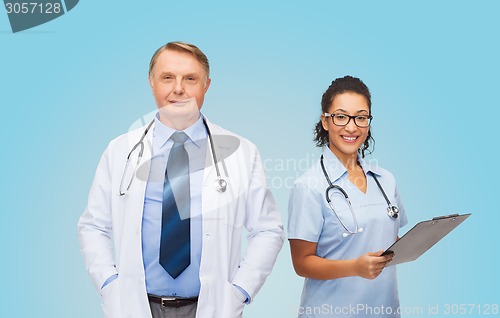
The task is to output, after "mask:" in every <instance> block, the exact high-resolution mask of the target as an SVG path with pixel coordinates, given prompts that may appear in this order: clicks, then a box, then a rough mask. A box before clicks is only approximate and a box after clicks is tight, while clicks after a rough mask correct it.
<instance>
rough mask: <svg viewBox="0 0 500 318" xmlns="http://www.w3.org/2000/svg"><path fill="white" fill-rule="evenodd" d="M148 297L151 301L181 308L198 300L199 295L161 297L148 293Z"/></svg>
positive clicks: (164, 305)
mask: <svg viewBox="0 0 500 318" xmlns="http://www.w3.org/2000/svg"><path fill="white" fill-rule="evenodd" d="M148 299H149V301H152V302H154V303H157V304H160V305H162V306H163V307H173V308H180V307H184V306H187V305H192V304H195V303H197V302H198V296H196V297H191V298H178V297H160V296H155V295H149V294H148Z"/></svg>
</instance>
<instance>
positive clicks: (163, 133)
mask: <svg viewBox="0 0 500 318" xmlns="http://www.w3.org/2000/svg"><path fill="white" fill-rule="evenodd" d="M203 118H204V117H203V115H202V114H200V118H198V120H197V121H196V122H195V123H194V124H193V125H191V126H189V127H188V128H186V129H184V130H183V132H184V133H186V135H188V137H189V140H188V141H186V142H192V143H193V144H194V145H195V146H196V147H198V148H200V147H201V141H202V140H203V139H205V138H206V137H207V136H208V134H207V130H206V129H205V125H204V123H203ZM175 132H176V130H175V129H173V128H171V127H169V126H167V125H165V124H164V123H162V122H161V121H160V116H159V113H156V115H155V126H154V132H153V143H154V144H155V145H156V146H157V147H158V148H157V149H162V148H163V147H165V145H166V144H167V142H168V141H169V139H170V137H171V136H172V135H173V134H174V133H175Z"/></svg>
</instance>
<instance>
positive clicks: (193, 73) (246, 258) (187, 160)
mask: <svg viewBox="0 0 500 318" xmlns="http://www.w3.org/2000/svg"><path fill="white" fill-rule="evenodd" d="M149 83H150V85H151V89H152V92H153V95H154V98H155V101H156V104H157V106H158V109H159V110H158V113H157V114H156V116H155V118H154V120H153V121H152V122H151V123H150V125H147V126H148V127H146V126H145V127H142V128H140V129H137V130H133V131H131V132H129V133H127V134H124V135H122V136H120V137H118V138H116V139H114V140H113V141H111V143H110V144H109V146H108V147H107V149H106V151H105V152H104V154H103V155H102V157H101V160H100V162H99V165H98V167H97V171H96V175H95V178H94V181H93V184H92V187H91V189H90V194H89V199H88V205H87V208H86V210H85V211H84V213H83V215H82V216H81V218H80V220H79V223H78V231H79V238H80V245H81V251H82V254H83V257H84V260H85V265H86V268H87V270H88V272H89V274H90V276H91V278H92V281H93V283H94V285H95V287H96V288H97V289H98V291H99V293H100V295H101V297H102V306H103V310H104V313H105V316H106V317H114V318H126V317H130V318H142V317H148V318H149V317H153V318H159V317H202V318H210V317H214V318H224V317H241V316H242V312H243V307H244V305H245V304H248V303H250V302H252V300H253V299H254V298H255V295H256V294H257V292H258V291H259V290H260V288H261V287H262V285H263V284H264V281H265V279H266V277H267V276H268V275H269V274H270V273H271V270H272V267H273V266H274V263H275V261H276V257H277V255H278V253H279V251H280V249H281V247H282V244H283V240H284V237H283V226H282V223H281V218H280V215H279V213H278V211H277V210H276V206H275V202H274V199H273V197H272V195H271V193H270V191H269V189H268V187H267V183H266V177H265V174H264V170H263V166H262V163H261V159H260V156H259V153H258V151H257V149H256V147H255V146H254V145H253V144H252V143H251V142H249V141H248V140H246V139H244V138H242V137H240V136H238V135H236V134H233V133H231V132H229V131H227V130H224V129H223V128H221V127H219V126H217V125H215V124H212V123H211V122H209V121H208V120H207V119H206V118H205V117H204V116H203V115H202V114H201V113H200V109H201V106H202V105H203V101H204V97H205V93H206V92H207V90H208V88H209V87H210V78H209V64H208V60H207V58H206V56H205V54H204V53H203V52H202V51H201V50H199V49H198V48H197V47H196V46H194V45H192V44H187V43H183V42H171V43H168V44H166V45H164V46H162V47H161V48H159V49H158V50H157V51H156V53H155V54H154V55H153V57H152V59H151V63H150V70H149ZM128 157H129V158H130V160H129V161H128V165H127V158H128ZM244 230H246V232H247V246H246V250H245V251H243V250H242V246H241V245H242V241H241V240H242V235H243V234H244Z"/></svg>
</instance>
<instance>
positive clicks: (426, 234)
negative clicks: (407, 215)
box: [382, 213, 471, 266]
mask: <svg viewBox="0 0 500 318" xmlns="http://www.w3.org/2000/svg"><path fill="white" fill-rule="evenodd" d="M470 215H471V214H470V213H469V214H462V215H458V214H452V215H446V216H439V217H435V218H433V219H432V220H427V221H422V222H420V223H417V224H416V225H415V226H414V227H413V228H412V229H411V230H409V231H408V232H407V233H406V234H405V235H403V236H402V237H401V238H400V239H399V240H397V241H396V242H395V243H394V244H392V245H391V246H390V247H389V248H388V249H387V250H386V251H385V252H384V253H383V254H382V255H386V254H390V253H394V257H393V258H392V261H391V262H390V263H389V264H387V266H392V265H397V264H401V263H406V262H411V261H414V260H416V259H417V258H419V257H420V256H421V255H422V254H424V253H425V252H426V251H428V250H429V249H430V248H431V247H432V246H434V244H436V243H437V242H439V241H440V240H441V239H442V238H443V237H445V236H446V235H447V234H448V233H450V232H451V231H453V229H455V228H456V227H457V226H459V225H460V224H461V223H462V222H463V221H465V219H467V218H468V217H469V216H470Z"/></svg>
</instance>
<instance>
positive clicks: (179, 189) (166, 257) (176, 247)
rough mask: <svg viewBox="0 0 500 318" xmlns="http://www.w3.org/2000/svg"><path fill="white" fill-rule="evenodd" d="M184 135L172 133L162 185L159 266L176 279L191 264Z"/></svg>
mask: <svg viewBox="0 0 500 318" xmlns="http://www.w3.org/2000/svg"><path fill="white" fill-rule="evenodd" d="M187 138H188V136H187V135H186V134H185V133H184V132H175V133H174V134H173V135H172V137H170V139H172V140H173V141H174V145H173V147H172V150H170V154H169V156H168V161H167V169H166V170H165V181H164V183H163V201H162V219H161V241H160V264H161V266H162V267H163V268H164V269H165V270H166V271H167V272H168V273H169V274H170V276H172V277H173V278H174V279H175V278H177V277H178V276H179V275H180V274H181V273H182V272H183V271H184V270H185V269H186V268H187V267H188V266H189V264H190V263H191V243H190V234H191V230H190V206H191V198H190V194H189V157H188V153H187V151H186V149H185V148H184V142H185V141H186V140H187Z"/></svg>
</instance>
